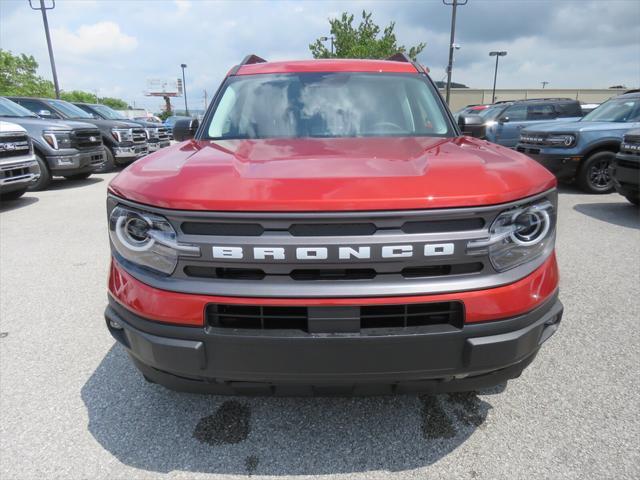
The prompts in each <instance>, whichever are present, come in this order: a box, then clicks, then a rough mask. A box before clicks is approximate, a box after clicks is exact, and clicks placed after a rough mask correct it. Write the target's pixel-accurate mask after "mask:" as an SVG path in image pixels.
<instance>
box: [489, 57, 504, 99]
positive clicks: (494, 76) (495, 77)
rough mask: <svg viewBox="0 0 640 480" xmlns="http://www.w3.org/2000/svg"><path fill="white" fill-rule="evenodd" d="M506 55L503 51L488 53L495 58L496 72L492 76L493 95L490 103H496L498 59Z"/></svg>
mask: <svg viewBox="0 0 640 480" xmlns="http://www.w3.org/2000/svg"><path fill="white" fill-rule="evenodd" d="M506 55H507V52H505V51H494V52H489V56H490V57H496V70H495V72H494V74H493V93H492V94H491V103H494V102H495V101H496V80H497V78H498V59H499V58H500V57H504V56H506Z"/></svg>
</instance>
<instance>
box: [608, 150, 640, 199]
mask: <svg viewBox="0 0 640 480" xmlns="http://www.w3.org/2000/svg"><path fill="white" fill-rule="evenodd" d="M611 176H612V177H613V185H614V186H615V189H616V191H617V192H618V193H620V194H621V195H624V196H625V197H632V198H636V199H638V198H640V156H638V155H626V154H623V153H618V155H617V156H616V158H615V160H614V161H613V163H612V165H611Z"/></svg>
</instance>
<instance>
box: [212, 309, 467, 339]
mask: <svg viewBox="0 0 640 480" xmlns="http://www.w3.org/2000/svg"><path fill="white" fill-rule="evenodd" d="M313 308H314V307H297V306H296V307H289V306H286V307H285V306H273V307H272V306H262V305H255V306H253V305H227V304H212V305H208V306H207V309H206V313H205V314H206V320H207V325H208V326H210V327H213V328H223V329H233V330H298V331H303V332H310V331H315V330H314V329H313V328H310V322H314V321H315V320H314V315H313V313H312V312H311V311H310V310H312V309H313ZM324 308H325V310H324V312H323V313H324V315H327V312H331V307H329V308H328V309H327V308H326V307H324ZM352 308H353V309H354V312H356V314H355V320H356V321H357V322H358V323H359V326H358V325H356V328H354V329H353V331H352V332H351V333H357V331H360V332H361V333H365V334H366V333H370V331H372V330H379V329H384V330H385V331H389V330H395V331H397V333H401V332H402V331H404V330H406V329H408V328H415V327H427V326H434V325H449V326H452V327H455V328H462V326H463V324H464V308H463V305H462V303H461V302H457V301H454V302H434V303H414V304H411V303H410V304H398V305H364V306H358V307H352ZM338 310H339V308H337V309H336V316H335V318H333V317H332V318H333V319H334V321H335V322H337V323H338V324H339V322H340V321H341V320H342V319H341V317H340V315H341V314H340V313H338ZM329 315H331V314H329ZM353 320H354V318H352V317H350V316H349V317H345V318H344V321H345V322H347V321H353ZM338 331H341V330H340V329H339V328H338ZM323 333H332V332H331V331H326V332H323Z"/></svg>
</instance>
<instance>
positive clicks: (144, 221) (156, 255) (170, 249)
mask: <svg viewBox="0 0 640 480" xmlns="http://www.w3.org/2000/svg"><path fill="white" fill-rule="evenodd" d="M109 237H110V238H111V242H112V243H113V246H114V248H115V249H116V251H117V252H118V253H119V254H120V255H121V256H122V257H123V258H124V259H125V260H128V261H129V262H131V263H134V264H136V265H139V266H141V267H143V268H147V269H151V270H154V271H156V272H159V273H163V274H166V275H170V274H171V273H173V271H174V270H175V268H176V265H177V264H178V257H180V256H187V257H199V256H200V249H199V248H198V247H197V246H195V245H188V244H184V243H178V241H177V239H176V231H175V230H174V229H173V227H172V226H171V224H170V223H169V222H168V221H167V219H166V218H164V217H162V216H160V215H155V214H153V213H148V212H143V211H139V210H134V209H131V208H127V207H122V206H118V207H116V208H114V209H113V211H112V212H111V215H110V217H109Z"/></svg>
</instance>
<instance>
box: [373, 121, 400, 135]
mask: <svg viewBox="0 0 640 480" xmlns="http://www.w3.org/2000/svg"><path fill="white" fill-rule="evenodd" d="M372 127H373V128H374V129H376V130H377V127H382V130H385V127H386V128H389V127H390V128H391V129H392V130H394V129H395V131H397V132H400V133H402V132H404V131H405V130H404V128H402V127H401V126H400V125H398V124H396V123H392V122H376V123H374V124H373V125H372Z"/></svg>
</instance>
